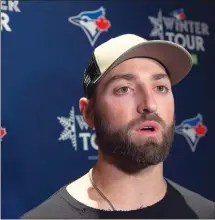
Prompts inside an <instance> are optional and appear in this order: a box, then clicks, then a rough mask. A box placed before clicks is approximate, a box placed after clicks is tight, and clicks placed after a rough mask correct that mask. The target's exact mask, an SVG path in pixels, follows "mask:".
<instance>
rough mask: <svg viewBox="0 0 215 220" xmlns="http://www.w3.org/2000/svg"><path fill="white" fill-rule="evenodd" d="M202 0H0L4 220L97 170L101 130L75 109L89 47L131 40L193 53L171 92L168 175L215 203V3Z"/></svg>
mask: <svg viewBox="0 0 215 220" xmlns="http://www.w3.org/2000/svg"><path fill="white" fill-rule="evenodd" d="M197 2H198V1H197ZM197 2H196V1H187V3H185V2H183V4H182V3H181V1H166V0H163V1H151V2H150V1H135V2H134V1H119V2H117V1H60V0H59V1H31V0H29V1H24V0H23V1H21V0H20V1H18V0H10V1H5V0H1V33H2V56H1V59H2V76H1V79H2V85H1V86H2V87H1V92H2V100H1V101H2V122H1V167H2V185H1V186H2V194H1V195H2V209H1V210H2V218H18V217H19V216H21V215H22V214H23V213H25V212H27V211H28V210H30V209H32V208H33V207H35V206H37V205H38V204H40V203H41V202H42V201H44V200H45V199H47V198H48V197H49V196H50V195H52V194H53V193H54V192H56V191H57V190H58V189H59V188H60V187H62V186H63V185H65V184H68V183H69V182H71V181H73V180H75V179H76V178H78V177H79V176H81V175H83V174H84V173H86V172H87V171H88V170H89V168H90V167H91V166H93V165H94V164H95V161H96V158H97V149H98V147H97V145H96V144H95V133H94V131H93V130H91V129H90V128H89V127H88V126H87V124H86V123H85V122H84V121H83V118H82V116H81V113H80V111H79V108H78V101H79V98H80V97H81V96H82V95H83V91H82V85H81V81H82V76H83V73H84V69H85V67H86V65H87V64H88V61H89V59H90V56H91V54H92V51H93V49H94V48H95V47H96V46H98V45H99V44H101V43H102V42H104V41H106V40H108V39H110V38H112V37H116V36H118V35H120V34H125V33H134V34H137V35H141V36H142V37H144V38H147V39H165V40H169V41H173V42H176V43H179V44H180V45H182V46H184V47H185V48H186V49H188V50H189V51H190V53H191V54H192V57H193V69H192V71H191V73H190V74H189V75H188V77H187V78H186V79H184V80H183V81H182V82H181V83H180V84H178V85H177V86H175V87H174V88H173V91H174V95H175V105H176V124H177V127H176V132H175V141H174V144H173V147H172V151H171V154H170V156H169V158H168V160H167V161H166V162H165V176H166V177H168V178H170V179H172V180H174V181H176V182H177V183H179V184H182V185H183V186H185V187H187V188H188V189H190V190H193V191H195V192H197V193H200V194H201V195H203V196H205V197H206V198H208V199H211V200H214V201H215V193H214V186H215V177H214V159H215V156H214V155H215V146H214V145H215V140H214V134H215V126H214V125H215V117H214V114H215V101H214V100H215V99H214V97H213V94H214V90H213V88H214V81H215V77H214V75H215V74H214V71H215V70H214V51H215V47H214V39H215V35H214V34H215V33H214V32H215V29H214V27H215V16H214V11H215V4H213V3H204V1H199V2H200V3H197Z"/></svg>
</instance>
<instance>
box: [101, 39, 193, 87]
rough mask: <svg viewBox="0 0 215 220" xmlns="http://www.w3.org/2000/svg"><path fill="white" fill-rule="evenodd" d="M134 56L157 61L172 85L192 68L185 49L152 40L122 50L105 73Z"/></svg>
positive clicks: (170, 43) (171, 43) (190, 59)
mask: <svg viewBox="0 0 215 220" xmlns="http://www.w3.org/2000/svg"><path fill="white" fill-rule="evenodd" d="M135 57H146V58H151V59H155V60H157V61H159V62H160V63H161V64H162V65H163V66H164V67H165V68H166V70H167V71H168V74H169V76H170V81H171V84H172V85H175V84H177V83H178V82H180V81H181V80H182V79H183V78H184V77H185V76H186V75H187V74H188V73H189V71H190V70H191V68H192V57H191V55H190V53H189V52H188V51H187V50H186V49H184V48H183V47H181V46H180V45H178V44H176V43H173V42H170V41H163V40H152V41H147V42H144V43H140V44H138V45H136V46H134V47H132V48H130V49H129V50H127V51H126V52H124V53H123V54H122V55H121V56H120V57H118V59H117V60H115V61H114V62H113V63H112V64H111V66H110V67H109V68H108V69H107V70H106V71H105V73H106V72H109V71H110V70H111V69H113V68H114V67H116V66H117V65H119V64H120V63H122V62H123V61H125V60H128V59H131V58H135ZM102 75H105V74H102Z"/></svg>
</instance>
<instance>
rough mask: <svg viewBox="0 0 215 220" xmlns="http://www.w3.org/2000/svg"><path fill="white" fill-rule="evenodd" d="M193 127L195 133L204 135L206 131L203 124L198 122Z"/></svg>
mask: <svg viewBox="0 0 215 220" xmlns="http://www.w3.org/2000/svg"><path fill="white" fill-rule="evenodd" d="M194 129H195V132H196V134H197V135H199V136H205V134H206V132H207V127H206V126H204V125H203V124H202V123H198V124H197V125H196V127H195V128H194Z"/></svg>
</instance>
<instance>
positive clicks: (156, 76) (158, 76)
mask: <svg viewBox="0 0 215 220" xmlns="http://www.w3.org/2000/svg"><path fill="white" fill-rule="evenodd" d="M151 78H152V80H160V79H169V80H170V77H169V75H167V74H166V73H156V74H153V75H152V77H151Z"/></svg>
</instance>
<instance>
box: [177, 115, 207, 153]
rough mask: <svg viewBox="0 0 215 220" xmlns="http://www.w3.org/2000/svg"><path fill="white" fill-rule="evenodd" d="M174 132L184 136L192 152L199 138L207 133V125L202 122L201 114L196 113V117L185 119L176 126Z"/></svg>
mask: <svg viewBox="0 0 215 220" xmlns="http://www.w3.org/2000/svg"><path fill="white" fill-rule="evenodd" d="M175 132H176V133H178V134H181V135H183V136H184V137H185V139H186V140H187V142H188V144H189V145H190V148H191V150H192V152H194V151H195V150H196V146H197V144H198V142H199V140H200V138H202V137H204V136H205V134H206V133H207V127H206V126H205V125H204V124H203V118H202V115H201V114H198V115H197V116H196V117H194V118H190V119H186V120H184V121H183V122H182V123H181V124H180V125H178V126H176V128H175Z"/></svg>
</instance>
